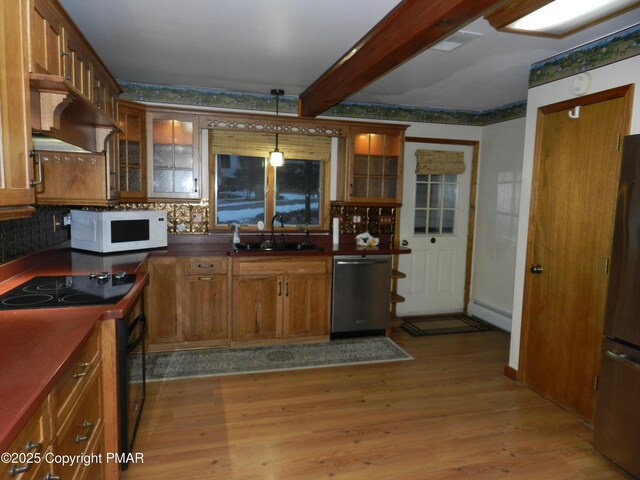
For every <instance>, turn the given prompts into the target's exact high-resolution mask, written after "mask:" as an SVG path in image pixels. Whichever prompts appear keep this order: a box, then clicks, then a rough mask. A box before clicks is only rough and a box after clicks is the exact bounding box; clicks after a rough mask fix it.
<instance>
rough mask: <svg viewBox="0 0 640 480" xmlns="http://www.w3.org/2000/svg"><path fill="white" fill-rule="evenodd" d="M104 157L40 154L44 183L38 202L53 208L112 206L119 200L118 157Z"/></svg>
mask: <svg viewBox="0 0 640 480" xmlns="http://www.w3.org/2000/svg"><path fill="white" fill-rule="evenodd" d="M114 148H115V146H113V147H107V152H105V153H103V154H93V153H68V152H38V153H37V155H38V156H39V159H38V160H39V161H40V162H41V163H42V183H40V184H39V185H37V186H36V202H37V203H38V204H53V205H109V204H111V203H113V202H115V201H116V200H117V189H116V186H115V181H116V173H115V171H114V168H116V166H115V157H114V156H112V155H109V152H110V151H112V150H113V149H114Z"/></svg>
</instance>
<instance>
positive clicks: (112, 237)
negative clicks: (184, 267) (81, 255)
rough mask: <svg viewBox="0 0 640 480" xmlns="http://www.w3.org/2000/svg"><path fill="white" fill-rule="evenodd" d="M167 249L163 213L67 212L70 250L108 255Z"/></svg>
mask: <svg viewBox="0 0 640 480" xmlns="http://www.w3.org/2000/svg"><path fill="white" fill-rule="evenodd" d="M166 246H167V212H156V211H149V210H129V211H102V212H94V211H89V210H71V248H79V249H81V250H89V251H92V252H100V253H110V252H123V251H127V250H143V249H146V248H160V247H166Z"/></svg>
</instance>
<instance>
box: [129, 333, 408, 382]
mask: <svg viewBox="0 0 640 480" xmlns="http://www.w3.org/2000/svg"><path fill="white" fill-rule="evenodd" d="M402 360H413V357H412V356H411V355H409V354H408V353H407V352H405V351H404V350H403V349H402V348H400V347H399V346H398V345H396V344H395V343H394V342H393V341H392V340H390V339H389V338H387V337H368V338H357V339H348V340H332V341H331V342H327V343H308V344H301V345H277V346H269V347H256V348H217V349H203V350H188V351H180V352H163V353H150V354H148V355H147V365H146V372H147V373H146V375H147V381H148V382H153V381H161V380H171V379H177V378H194V377H211V376H220V375H238V374H245V373H257V372H273V371H279V370H297V369H303V368H321V367H335V366H338V365H357V364H363V363H381V362H397V361H402ZM138 361H139V359H137V358H135V357H134V358H133V359H132V362H131V366H130V372H131V376H132V381H136V380H138V381H139V380H140V379H139V378H136V375H135V372H136V371H139V370H140V366H139V363H136V362H138ZM136 367H137V368H136ZM138 377H139V375H138Z"/></svg>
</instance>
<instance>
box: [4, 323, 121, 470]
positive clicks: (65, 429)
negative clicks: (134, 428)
mask: <svg viewBox="0 0 640 480" xmlns="http://www.w3.org/2000/svg"><path fill="white" fill-rule="evenodd" d="M101 361H102V350H101V343H100V333H99V331H98V330H96V332H95V333H94V334H93V335H92V336H91V337H90V338H89V340H88V341H87V343H86V344H85V345H84V347H83V348H82V350H81V352H80V353H79V354H78V355H77V356H76V357H75V358H74V360H73V362H72V364H71V365H70V366H69V367H68V368H67V370H66V371H65V372H64V373H63V376H62V377H61V378H60V380H58V382H57V383H56V385H55V386H54V387H53V390H52V391H51V392H50V393H49V395H47V397H46V398H45V400H44V402H43V403H42V405H40V407H39V408H38V410H37V411H36V412H35V413H34V414H33V416H32V417H31V419H30V420H29V422H28V423H27V424H26V425H25V427H23V429H22V430H21V432H20V433H19V434H18V436H17V437H16V439H15V440H14V441H13V443H12V444H11V446H10V447H9V449H8V450H7V451H8V452H13V453H19V454H20V453H23V454H28V453H31V454H35V453H38V454H40V458H41V461H40V462H39V463H38V462H35V463H32V464H31V465H30V466H29V468H25V467H26V466H27V465H25V464H22V463H15V464H14V463H5V462H2V463H0V480H9V479H19V480H31V479H34V480H42V479H44V478H58V477H59V478H69V479H74V478H75V479H81V478H91V479H92V480H93V479H95V480H100V479H102V478H111V479H113V478H115V475H107V474H105V472H104V470H103V465H104V463H99V462H95V463H92V464H91V465H88V466H85V465H84V464H82V463H76V464H75V465H61V464H60V463H59V462H58V463H55V462H46V461H45V459H44V456H45V455H49V456H56V455H90V454H95V455H99V454H103V462H104V453H105V449H104V437H103V431H104V430H103V423H104V411H103V401H104V393H103V392H104V391H103V372H102V368H101ZM104 388H105V389H106V388H107V387H104ZM113 421H115V419H114V420H113ZM20 472H23V473H22V474H20ZM47 474H48V476H47ZM88 474H89V475H90V476H88ZM56 476H58V477H56Z"/></svg>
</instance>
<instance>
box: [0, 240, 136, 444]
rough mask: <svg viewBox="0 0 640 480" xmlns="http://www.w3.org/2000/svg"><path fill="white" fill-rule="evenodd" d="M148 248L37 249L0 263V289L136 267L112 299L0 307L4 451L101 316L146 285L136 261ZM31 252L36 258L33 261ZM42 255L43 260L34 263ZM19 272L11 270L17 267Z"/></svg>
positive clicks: (129, 301) (119, 308)
mask: <svg viewBox="0 0 640 480" xmlns="http://www.w3.org/2000/svg"><path fill="white" fill-rule="evenodd" d="M146 257H147V253H135V254H122V255H115V254H112V255H98V254H90V253H79V252H74V251H71V250H63V251H59V252H53V253H51V254H50V255H42V254H38V255H36V256H34V257H25V258H23V259H18V260H16V261H15V262H10V264H6V265H3V266H0V278H7V277H8V276H9V275H12V274H14V276H12V277H11V278H9V279H7V280H5V281H3V282H2V283H0V294H2V293H4V292H6V291H8V290H11V289H12V288H13V287H15V286H17V285H19V284H21V283H22V282H24V281H26V280H29V279H30V278H32V277H34V276H38V275H83V274H88V273H91V272H100V271H110V272H115V271H125V272H127V273H135V274H136V275H137V278H136V281H135V283H134V285H133V287H132V288H131V290H130V291H129V293H127V295H126V296H125V297H124V298H123V299H122V300H120V301H119V302H118V303H117V304H116V305H107V306H104V305H103V306H93V307H70V308H48V309H45V308H41V309H28V310H2V311H0V452H4V451H5V450H6V449H7V448H8V447H9V445H10V444H11V442H12V441H13V439H14V438H15V437H16V436H17V434H18V433H19V432H20V430H21V429H22V428H23V427H24V426H25V425H26V423H27V422H28V421H29V418H31V416H32V415H33V413H34V412H35V411H36V410H37V408H38V407H39V406H40V404H41V403H42V401H43V400H44V399H45V398H46V396H47V395H48V394H49V392H50V391H51V389H52V388H53V386H54V385H55V384H56V382H57V381H58V379H59V378H60V377H61V376H62V374H63V373H64V371H65V370H66V369H67V367H68V366H69V365H70V364H71V362H72V361H73V359H74V357H75V355H76V354H78V353H79V352H80V350H81V348H82V347H83V345H84V343H85V342H86V341H87V339H88V338H89V337H90V336H91V335H92V334H93V332H94V330H95V328H96V325H98V323H99V322H100V321H101V320H106V319H111V318H122V317H124V316H125V315H126V314H127V312H128V310H129V309H130V308H131V307H132V306H133V304H134V300H136V299H137V297H138V296H139V294H140V292H141V291H142V289H143V288H144V284H145V282H146V278H147V276H146V274H145V273H143V272H138V267H139V266H140V264H141V263H142V261H144V259H145V258H146ZM34 258H35V261H34ZM38 260H41V261H42V263H36V262H37V261H38ZM18 271H19V272H21V273H18V274H15V272H18Z"/></svg>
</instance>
